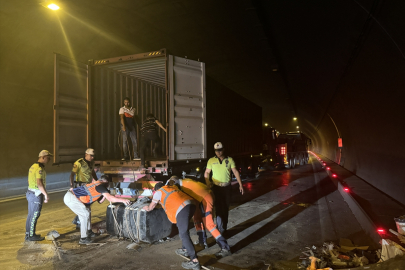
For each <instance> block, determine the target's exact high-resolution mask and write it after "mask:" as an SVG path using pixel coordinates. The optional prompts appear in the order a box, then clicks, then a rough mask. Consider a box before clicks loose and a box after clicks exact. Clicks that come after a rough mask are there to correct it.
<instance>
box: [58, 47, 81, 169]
mask: <svg viewBox="0 0 405 270" xmlns="http://www.w3.org/2000/svg"><path fill="white" fill-rule="evenodd" d="M87 75H88V66H87V65H86V64H83V63H80V62H77V61H75V60H73V59H70V58H68V57H65V56H62V55H59V54H55V84H54V85H55V89H54V163H56V164H62V163H71V162H74V161H75V160H77V159H78V158H80V157H82V156H83V155H84V151H85V150H86V148H87V147H88V145H87V142H88V139H87V138H88V95H87V92H88V88H87V85H88V80H87V77H88V76H87Z"/></svg>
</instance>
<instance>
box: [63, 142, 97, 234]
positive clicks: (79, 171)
mask: <svg viewBox="0 0 405 270" xmlns="http://www.w3.org/2000/svg"><path fill="white" fill-rule="evenodd" d="M93 160H94V149H92V148H88V149H87V150H86V152H85V154H84V158H79V159H78V160H76V162H75V163H74V164H73V169H72V172H71V173H70V187H71V188H75V187H80V186H82V185H86V184H89V183H91V182H92V181H93V179H95V180H97V175H96V172H95V171H94V161H93ZM75 176H76V181H74V177H75ZM88 207H89V209H90V205H89V206H88ZM72 223H73V224H76V226H77V228H79V226H80V221H79V217H78V216H76V217H75V218H74V220H73V221H72Z"/></svg>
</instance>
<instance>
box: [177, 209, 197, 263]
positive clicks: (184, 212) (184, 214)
mask: <svg viewBox="0 0 405 270" xmlns="http://www.w3.org/2000/svg"><path fill="white" fill-rule="evenodd" d="M195 208H196V206H195V205H194V204H188V205H186V206H185V207H184V208H183V209H181V210H180V212H179V213H178V214H177V217H176V222H177V228H179V235H180V239H181V242H182V244H183V246H182V248H183V249H186V250H187V253H188V255H189V256H190V259H191V260H193V259H195V258H197V254H196V253H195V249H194V245H193V242H192V241H191V238H190V233H189V231H188V223H189V221H190V219H191V218H192V217H193V216H194V212H195Z"/></svg>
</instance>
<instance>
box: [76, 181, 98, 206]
mask: <svg viewBox="0 0 405 270" xmlns="http://www.w3.org/2000/svg"><path fill="white" fill-rule="evenodd" d="M99 185H101V183H100V182H99V181H96V182H94V183H91V184H87V185H85V186H83V187H84V189H85V190H86V192H87V196H80V197H79V200H80V201H81V202H83V203H87V204H91V203H93V202H95V201H96V200H98V198H100V196H101V193H98V192H97V190H96V186H99Z"/></svg>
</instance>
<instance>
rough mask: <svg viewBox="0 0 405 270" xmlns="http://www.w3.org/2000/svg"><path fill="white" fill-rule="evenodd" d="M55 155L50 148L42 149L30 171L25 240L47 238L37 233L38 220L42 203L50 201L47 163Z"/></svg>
mask: <svg viewBox="0 0 405 270" xmlns="http://www.w3.org/2000/svg"><path fill="white" fill-rule="evenodd" d="M52 156H53V155H52V154H51V153H50V152H49V151H48V150H42V151H41V152H40V153H39V155H38V162H35V163H34V164H33V165H32V166H31V168H30V170H29V172H28V190H27V193H26V197H27V201H28V216H27V221H26V223H25V240H26V241H42V240H44V239H45V238H44V237H41V235H37V234H35V230H36V227H37V221H38V218H39V216H40V215H41V209H42V204H43V203H47V202H48V201H49V197H48V192H47V191H46V171H45V164H47V163H48V162H49V161H50V160H51V157H52Z"/></svg>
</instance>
